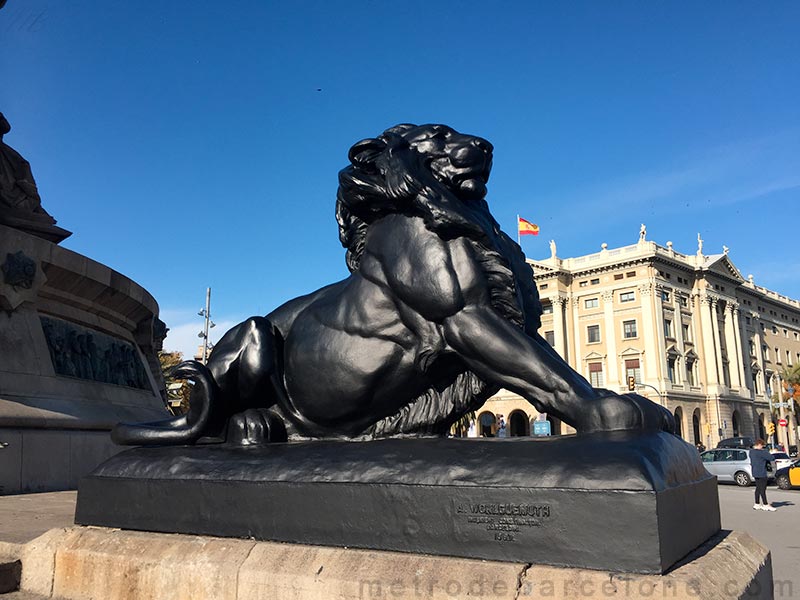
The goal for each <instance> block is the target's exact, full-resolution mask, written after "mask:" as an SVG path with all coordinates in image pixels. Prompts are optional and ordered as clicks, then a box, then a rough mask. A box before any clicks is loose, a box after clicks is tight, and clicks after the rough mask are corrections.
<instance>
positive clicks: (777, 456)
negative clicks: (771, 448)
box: [772, 452, 795, 477]
mask: <svg viewBox="0 0 800 600" xmlns="http://www.w3.org/2000/svg"><path fill="white" fill-rule="evenodd" d="M772 458H773V460H774V461H775V470H776V473H777V472H778V471H780V470H781V469H783V468H784V467H788V466H790V465H791V464H792V463H794V462H795V459H794V458H789V455H788V454H786V452H773V453H772ZM775 476H776V477H777V474H776V475H775Z"/></svg>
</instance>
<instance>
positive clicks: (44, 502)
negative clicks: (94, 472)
mask: <svg viewBox="0 0 800 600" xmlns="http://www.w3.org/2000/svg"><path fill="white" fill-rule="evenodd" d="M77 497H78V492H75V491H70V492H45V493H42V494H21V495H17V496H0V542H11V543H14V544H24V543H26V542H29V541H31V540H32V539H34V538H37V537H39V536H40V535H42V534H43V533H44V532H45V531H48V530H50V529H53V528H54V527H69V526H71V525H72V524H73V522H74V519H75V501H76V499H77ZM6 597H7V596H6ZM3 600H5V598H4V599H3Z"/></svg>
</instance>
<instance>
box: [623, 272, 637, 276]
mask: <svg viewBox="0 0 800 600" xmlns="http://www.w3.org/2000/svg"><path fill="white" fill-rule="evenodd" d="M625 277H636V271H628V272H627V273H625Z"/></svg>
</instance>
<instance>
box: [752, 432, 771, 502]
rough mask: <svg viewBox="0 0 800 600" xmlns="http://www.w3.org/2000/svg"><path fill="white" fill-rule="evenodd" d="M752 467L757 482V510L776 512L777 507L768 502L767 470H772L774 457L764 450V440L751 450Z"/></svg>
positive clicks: (758, 441)
mask: <svg viewBox="0 0 800 600" xmlns="http://www.w3.org/2000/svg"><path fill="white" fill-rule="evenodd" d="M750 466H751V467H752V470H753V477H755V480H756V503H755V504H753V509H755V510H766V511H769V512H775V507H774V506H772V504H770V503H769V502H767V481H768V479H767V468H769V469H770V470H772V455H771V454H770V453H769V452H767V451H766V450H764V440H761V439H758V440H756V443H755V444H753V449H752V450H750Z"/></svg>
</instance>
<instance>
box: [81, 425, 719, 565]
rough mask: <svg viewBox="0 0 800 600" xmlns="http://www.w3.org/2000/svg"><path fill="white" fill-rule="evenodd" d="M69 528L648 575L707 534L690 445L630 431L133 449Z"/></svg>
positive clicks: (704, 484)
mask: <svg viewBox="0 0 800 600" xmlns="http://www.w3.org/2000/svg"><path fill="white" fill-rule="evenodd" d="M132 499H134V500H133V501H132ZM75 522H76V523H78V524H80V525H95V526H100V527H119V528H121V529H135V530H141V531H153V532H161V533H182V534H192V535H207V536H224V537H233V538H245V539H246V538H252V539H256V540H262V541H275V542H290V543H295V544H312V545H324V546H332V547H347V548H363V549H372V550H388V551H400V552H409V553H412V554H436V555H442V556H454V557H461V558H480V559H486V560H494V561H507V562H517V563H535V564H549V565H553V566H559V567H579V568H588V569H618V570H621V571H625V572H628V573H652V574H660V573H663V572H665V571H667V570H668V569H669V568H670V567H672V565H674V564H675V563H676V562H677V561H679V560H681V559H682V558H683V557H684V556H686V555H687V554H688V553H689V552H691V551H692V550H693V549H694V548H697V547H698V546H699V545H700V544H702V543H703V542H705V541H706V540H707V539H709V538H710V537H711V536H713V535H714V534H716V533H717V532H718V531H719V530H720V518H719V501H718V497H717V483H716V480H715V479H714V477H712V476H711V475H709V474H708V473H707V472H706V470H705V469H704V468H703V465H702V463H701V462H700V457H699V455H698V454H697V450H695V449H694V448H693V447H692V446H690V445H689V444H687V443H685V442H684V441H682V440H680V439H679V438H677V437H675V436H674V435H671V434H667V433H638V432H633V433H629V432H615V433H609V434H597V435H585V436H563V437H559V438H553V439H547V440H531V439H526V438H505V439H497V438H494V439H486V438H483V439H471V440H465V439H440V438H423V439H388V440H377V441H371V442H339V441H314V442H307V443H291V444H270V445H267V446H251V447H226V446H223V445H217V446H198V447H191V448H186V447H152V448H134V449H132V450H127V451H126V452H123V453H121V454H118V455H116V456H114V457H113V458H111V459H110V460H108V461H107V462H105V463H104V464H103V465H101V466H100V467H98V468H97V470H96V471H95V472H94V473H92V474H91V475H90V476H88V477H86V478H84V479H83V480H82V481H81V483H80V487H79V489H78V502H77V507H76V511H75ZM598 540H602V544H598V543H597V542H598Z"/></svg>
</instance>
